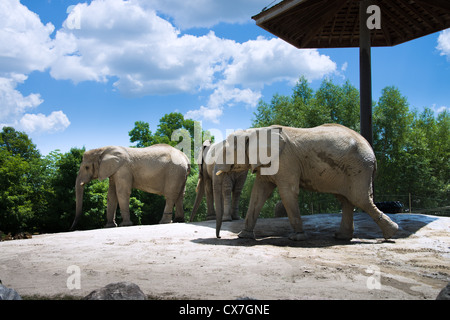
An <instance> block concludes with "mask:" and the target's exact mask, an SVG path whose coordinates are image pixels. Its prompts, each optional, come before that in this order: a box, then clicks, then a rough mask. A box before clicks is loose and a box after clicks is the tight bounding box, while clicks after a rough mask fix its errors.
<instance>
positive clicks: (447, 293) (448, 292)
mask: <svg viewBox="0 0 450 320" xmlns="http://www.w3.org/2000/svg"><path fill="white" fill-rule="evenodd" d="M436 300H450V282H449V283H448V284H447V286H446V287H445V288H444V289H442V290H441V292H439V294H438V296H437V297H436Z"/></svg>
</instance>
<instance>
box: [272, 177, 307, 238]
mask: <svg viewBox="0 0 450 320" xmlns="http://www.w3.org/2000/svg"><path fill="white" fill-rule="evenodd" d="M278 192H279V193H280V197H281V201H282V202H283V205H284V207H285V209H286V212H287V215H288V218H289V222H290V223H291V226H292V229H294V233H293V234H291V235H289V239H291V240H295V241H301V240H306V234H305V232H304V231H303V222H302V218H301V216H300V208H299V207H298V193H299V187H298V186H295V185H289V184H288V185H287V186H286V187H281V188H278Z"/></svg>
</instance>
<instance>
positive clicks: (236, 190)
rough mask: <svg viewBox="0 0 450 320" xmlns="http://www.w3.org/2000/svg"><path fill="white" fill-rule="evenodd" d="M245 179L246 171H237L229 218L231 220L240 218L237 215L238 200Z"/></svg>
mask: <svg viewBox="0 0 450 320" xmlns="http://www.w3.org/2000/svg"><path fill="white" fill-rule="evenodd" d="M246 179H247V172H243V173H238V175H237V177H236V180H235V183H234V187H233V203H232V213H231V218H232V219H233V220H240V219H241V217H240V216H239V200H240V198H241V193H242V189H244V184H245V180H246Z"/></svg>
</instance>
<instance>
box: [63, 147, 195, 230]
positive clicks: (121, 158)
mask: <svg viewBox="0 0 450 320" xmlns="http://www.w3.org/2000/svg"><path fill="white" fill-rule="evenodd" d="M189 172H190V163H189V159H188V158H187V157H186V155H185V154H184V153H183V152H181V151H180V150H177V149H175V148H173V147H171V146H169V145H166V144H157V145H153V146H151V147H147V148H125V147H116V146H109V147H103V148H98V149H93V150H89V151H86V152H85V153H84V156H83V161H82V163H81V165H80V170H79V172H78V176H77V180H76V184H75V192H76V213H75V220H74V222H73V224H72V227H71V229H72V230H73V229H74V228H75V227H76V225H77V223H78V220H79V219H80V217H81V213H82V207H83V193H84V185H85V184H86V183H88V182H89V181H91V180H93V179H99V180H100V181H101V180H104V179H106V178H109V189H108V206H107V213H106V218H107V223H106V227H116V226H117V224H116V222H115V218H116V208H117V204H119V206H120V211H121V214H122V219H123V221H122V223H121V224H120V225H121V226H129V225H132V222H131V220H130V209H129V205H130V194H131V189H132V188H136V189H139V190H142V191H145V192H149V193H155V194H158V195H163V196H164V197H165V198H166V205H165V208H164V214H163V217H162V218H161V221H160V223H170V222H171V221H172V212H173V207H174V205H175V207H176V213H175V219H174V221H176V222H183V221H184V212H183V199H184V193H185V186H186V179H187V176H188V175H189Z"/></svg>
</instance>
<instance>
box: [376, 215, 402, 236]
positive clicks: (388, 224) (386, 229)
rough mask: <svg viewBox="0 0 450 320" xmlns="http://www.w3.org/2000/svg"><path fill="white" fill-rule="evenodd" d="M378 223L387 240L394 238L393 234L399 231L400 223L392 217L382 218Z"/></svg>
mask: <svg viewBox="0 0 450 320" xmlns="http://www.w3.org/2000/svg"><path fill="white" fill-rule="evenodd" d="M378 225H379V226H380V228H381V230H382V231H383V237H384V238H385V239H386V240H389V239H391V238H392V236H393V235H394V234H395V233H396V232H397V230H398V224H396V223H395V222H394V221H392V220H391V219H389V220H381V221H380V222H379V223H378Z"/></svg>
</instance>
